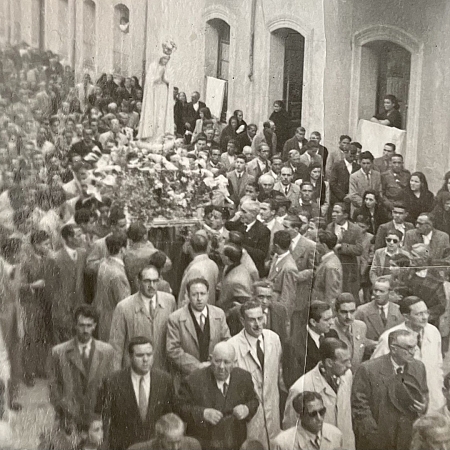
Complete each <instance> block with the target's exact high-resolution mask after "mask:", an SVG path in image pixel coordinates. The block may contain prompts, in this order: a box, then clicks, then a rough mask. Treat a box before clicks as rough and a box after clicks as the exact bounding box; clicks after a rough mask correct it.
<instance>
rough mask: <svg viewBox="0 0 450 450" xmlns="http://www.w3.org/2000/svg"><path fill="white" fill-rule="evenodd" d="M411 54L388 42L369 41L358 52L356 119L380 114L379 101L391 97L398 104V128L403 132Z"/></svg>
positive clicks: (405, 120) (405, 122) (381, 103)
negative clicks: (358, 83)
mask: <svg viewBox="0 0 450 450" xmlns="http://www.w3.org/2000/svg"><path fill="white" fill-rule="evenodd" d="M410 74H411V53H410V52H409V51H408V50H406V49H405V48H403V47H402V46H400V45H397V44H395V43H393V42H389V41H372V42H369V43H367V44H365V45H363V46H362V49H361V79H362V83H361V88H360V111H359V118H360V119H370V117H372V116H373V115H374V114H375V113H377V112H379V111H382V110H383V98H384V96H385V95H386V94H393V95H395V96H396V97H397V99H398V100H399V103H400V112H401V114H402V118H403V120H402V122H403V123H402V128H403V129H406V128H407V116H408V115H407V112H408V96H409V81H410Z"/></svg>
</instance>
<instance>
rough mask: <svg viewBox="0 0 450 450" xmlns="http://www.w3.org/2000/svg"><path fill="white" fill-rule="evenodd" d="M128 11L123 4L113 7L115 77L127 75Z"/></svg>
mask: <svg viewBox="0 0 450 450" xmlns="http://www.w3.org/2000/svg"><path fill="white" fill-rule="evenodd" d="M129 26H130V10H129V9H128V7H127V6H125V5H123V4H119V5H116V6H115V7H114V48H113V71H114V73H115V74H116V75H128V71H129V64H130V52H131V40H130V33H129Z"/></svg>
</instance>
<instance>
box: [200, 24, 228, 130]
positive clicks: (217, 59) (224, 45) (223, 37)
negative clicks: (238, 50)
mask: <svg viewBox="0 0 450 450" xmlns="http://www.w3.org/2000/svg"><path fill="white" fill-rule="evenodd" d="M229 67H230V25H228V23H226V22H225V21H224V20H222V19H211V20H208V21H207V22H206V30H205V76H207V77H214V78H219V79H221V80H225V81H227V82H228V77H229ZM227 109H228V83H226V85H225V92H224V99H223V104H222V113H221V117H220V120H221V121H222V122H226V119H227V118H226V114H227Z"/></svg>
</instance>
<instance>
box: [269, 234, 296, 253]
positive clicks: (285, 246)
mask: <svg viewBox="0 0 450 450" xmlns="http://www.w3.org/2000/svg"><path fill="white" fill-rule="evenodd" d="M291 242H292V238H291V235H290V234H289V231H287V230H280V231H277V232H276V233H275V234H274V235H273V244H274V245H278V247H280V248H281V250H284V251H286V252H287V251H288V250H289V247H290V245H291Z"/></svg>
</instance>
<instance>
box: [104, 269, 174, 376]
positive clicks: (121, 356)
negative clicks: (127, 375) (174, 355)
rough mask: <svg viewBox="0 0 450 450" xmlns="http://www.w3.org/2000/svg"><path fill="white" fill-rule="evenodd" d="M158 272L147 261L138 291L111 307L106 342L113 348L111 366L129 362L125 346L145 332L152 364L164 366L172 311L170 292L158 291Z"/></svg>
mask: <svg viewBox="0 0 450 450" xmlns="http://www.w3.org/2000/svg"><path fill="white" fill-rule="evenodd" d="M160 277H161V275H160V272H159V270H158V269H157V268H156V267H154V266H149V265H146V266H145V267H144V268H143V269H142V270H141V272H140V273H139V276H138V280H139V292H137V293H136V294H133V295H131V296H130V297H127V298H125V299H124V300H122V301H121V302H119V303H118V305H117V306H116V309H115V310H114V313H113V317H112V322H111V331H110V335H109V342H110V344H111V345H112V346H113V348H114V369H115V370H120V369H125V368H126V367H128V366H129V363H130V361H129V359H128V352H127V348H128V345H129V343H130V340H131V339H132V338H134V337H135V336H145V337H146V338H147V339H149V340H150V341H151V342H152V343H153V344H152V355H153V356H152V358H153V361H154V362H153V365H154V366H155V367H156V368H158V369H163V370H164V369H165V368H166V330H167V321H168V318H169V316H170V314H171V313H172V312H173V311H175V309H176V304H175V298H174V296H173V295H171V294H168V293H166V292H159V291H157V285H158V282H159V280H160Z"/></svg>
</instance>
